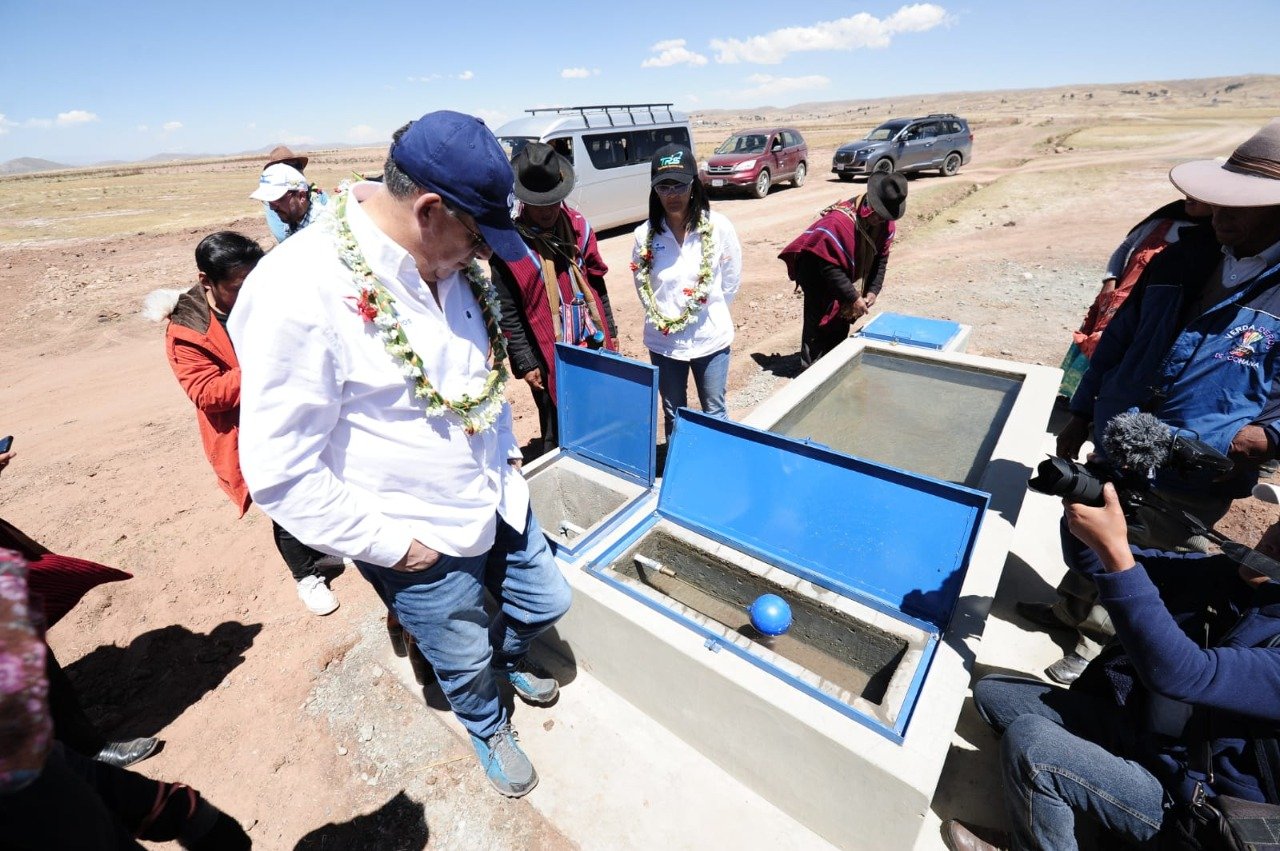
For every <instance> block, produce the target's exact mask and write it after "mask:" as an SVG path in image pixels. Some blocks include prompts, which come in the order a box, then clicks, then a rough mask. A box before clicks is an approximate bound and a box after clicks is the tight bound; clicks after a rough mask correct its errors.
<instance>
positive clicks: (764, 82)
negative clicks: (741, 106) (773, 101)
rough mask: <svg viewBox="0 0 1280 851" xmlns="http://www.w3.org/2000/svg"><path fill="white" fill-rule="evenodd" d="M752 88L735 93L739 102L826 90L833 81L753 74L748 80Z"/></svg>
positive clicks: (813, 75)
mask: <svg viewBox="0 0 1280 851" xmlns="http://www.w3.org/2000/svg"><path fill="white" fill-rule="evenodd" d="M747 82H748V83H751V84H752V86H751V87H750V88H746V89H741V90H739V91H736V92H734V93H733V96H734V97H735V98H736V99H738V100H749V101H759V100H763V99H767V98H774V97H778V96H779V95H785V94H791V93H793V92H807V91H813V90H814V89H825V88H826V87H827V86H829V85H831V79H830V78H828V77H824V76H822V75H821V74H811V75H809V76H807V77H774V76H772V75H771V74H752V75H751V76H750V77H748V78H747Z"/></svg>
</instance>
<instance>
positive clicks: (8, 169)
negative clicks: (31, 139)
mask: <svg viewBox="0 0 1280 851" xmlns="http://www.w3.org/2000/svg"><path fill="white" fill-rule="evenodd" d="M61 168H73V166H69V165H67V164H65V163H56V162H54V161H53V160H42V159H39V158H37V157H18V158H17V159H16V160H8V161H6V162H2V163H0V174H29V173H31V172H33V171H57V170H58V169H61Z"/></svg>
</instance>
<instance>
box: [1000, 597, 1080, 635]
mask: <svg viewBox="0 0 1280 851" xmlns="http://www.w3.org/2000/svg"><path fill="white" fill-rule="evenodd" d="M1013 608H1014V610H1015V611H1016V612H1017V613H1018V616H1019V617H1021V618H1022V619H1023V620H1024V621H1028V622H1029V623H1033V624H1035V625H1036V626H1039V627H1043V628H1044V629H1071V628H1072V627H1071V624H1069V623H1066V622H1064V621H1063V620H1062V619H1061V618H1060V617H1058V612H1057V610H1056V609H1055V608H1054V604H1053V603H1027V602H1022V601H1019V602H1018V603H1016V604H1015V605H1014V607H1013Z"/></svg>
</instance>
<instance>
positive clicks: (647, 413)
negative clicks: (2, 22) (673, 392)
mask: <svg viewBox="0 0 1280 851" xmlns="http://www.w3.org/2000/svg"><path fill="white" fill-rule="evenodd" d="M556 384H557V391H556V395H557V397H558V399H559V405H558V406H557V416H558V424H559V429H560V449H561V451H562V452H567V453H570V454H573V455H577V456H579V457H582V458H585V459H587V460H589V461H592V462H594V463H595V464H597V465H599V466H604V467H607V468H609V469H610V470H612V471H615V472H616V473H617V474H618V475H620V476H622V477H623V478H625V479H627V480H628V481H632V482H638V483H641V484H643V485H645V486H646V487H650V486H652V485H653V480H654V478H655V475H656V471H655V468H656V467H657V462H656V451H657V428H658V370H657V367H654V366H650V365H649V364H647V363H641V362H639V361H635V360H631V359H630V358H624V357H622V356H621V355H616V354H614V353H613V352H609V351H604V350H592V349H584V348H578V347H576V346H567V345H565V344H564V343H557V344H556Z"/></svg>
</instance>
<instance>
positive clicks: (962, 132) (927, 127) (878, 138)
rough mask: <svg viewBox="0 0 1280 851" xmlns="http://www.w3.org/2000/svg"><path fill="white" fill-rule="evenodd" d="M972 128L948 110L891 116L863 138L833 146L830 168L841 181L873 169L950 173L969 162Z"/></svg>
mask: <svg viewBox="0 0 1280 851" xmlns="http://www.w3.org/2000/svg"><path fill="white" fill-rule="evenodd" d="M972 153H973V131H972V130H970V129H969V122H967V121H965V120H964V119H963V118H957V117H956V116H954V115H952V114H951V113H949V112H938V113H934V114H933V115H926V116H924V117H923V118H891V119H889V120H888V121H886V122H885V123H884V124H881V125H880V126H879V127H877V128H876V129H874V130H872V131H871V132H870V133H868V134H867V137H866V138H865V139H859V140H858V141H856V142H849V143H848V144H845V145H841V146H840V147H839V148H837V149H836V154H835V157H833V158H832V160H831V171H832V172H833V173H834V174H835V175H836V176H837V177H839V178H840V179H841V180H853V177H854V175H857V174H870V173H871V172H873V171H880V172H884V173H886V174H887V173H889V172H893V171H904V172H906V171H923V170H924V169H928V168H936V169H937V170H938V171H939V172H941V173H942V174H944V175H948V176H949V175H952V174H955V173H956V172H957V171H959V170H960V166H962V165H965V164H966V163H968V162H969V156H970V154H972Z"/></svg>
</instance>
